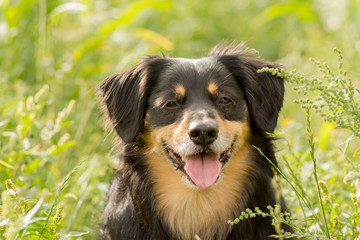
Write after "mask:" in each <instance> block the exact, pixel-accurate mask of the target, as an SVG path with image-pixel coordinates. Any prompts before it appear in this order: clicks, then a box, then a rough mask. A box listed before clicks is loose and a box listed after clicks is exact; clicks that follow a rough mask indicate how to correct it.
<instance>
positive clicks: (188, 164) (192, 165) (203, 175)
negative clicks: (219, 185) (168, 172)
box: [164, 141, 235, 189]
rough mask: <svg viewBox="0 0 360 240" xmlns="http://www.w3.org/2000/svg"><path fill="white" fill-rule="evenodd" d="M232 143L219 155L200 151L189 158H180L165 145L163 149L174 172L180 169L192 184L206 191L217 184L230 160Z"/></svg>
mask: <svg viewBox="0 0 360 240" xmlns="http://www.w3.org/2000/svg"><path fill="white" fill-rule="evenodd" d="M234 143H235V141H234ZM234 143H233V144H232V145H231V147H230V148H228V149H227V150H225V151H224V152H222V153H220V154H218V153H214V152H211V151H210V152H209V151H202V152H199V153H197V154H194V155H190V156H180V154H178V153H176V152H175V151H174V150H173V149H171V148H170V147H169V146H167V145H165V146H164V149H165V152H166V154H167V155H168V157H169V159H170V160H171V162H172V164H173V166H174V168H175V169H176V170H179V169H180V170H181V171H182V172H184V173H185V175H186V176H187V177H188V178H189V180H190V181H191V182H192V183H194V184H195V185H196V186H198V187H199V188H201V189H206V188H209V187H211V186H212V185H214V184H215V183H216V182H217V180H218V178H219V176H220V173H221V171H222V168H223V166H224V165H225V164H226V163H227V162H228V161H229V159H230V158H231V155H232V153H233V146H234Z"/></svg>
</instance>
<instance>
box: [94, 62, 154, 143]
mask: <svg viewBox="0 0 360 240" xmlns="http://www.w3.org/2000/svg"><path fill="white" fill-rule="evenodd" d="M156 59H160V57H158V56H149V57H147V58H145V59H144V60H142V61H141V62H140V63H138V64H136V65H135V66H133V67H132V68H130V69H129V70H128V71H126V72H124V73H122V74H115V75H113V76H111V77H108V78H106V79H105V80H103V81H102V82H101V83H100V84H99V85H98V90H99V93H100V97H102V101H103V104H104V106H105V109H106V112H107V115H108V118H109V120H110V122H111V124H112V125H113V126H114V128H115V130H116V132H117V134H118V135H119V137H120V138H121V139H122V140H123V141H124V142H125V143H130V142H131V141H132V140H133V139H134V138H135V137H136V136H137V135H138V134H139V132H140V131H141V128H142V126H143V122H144V117H145V111H146V107H147V106H146V103H147V97H148V94H149V91H150V88H151V85H152V84H153V82H154V81H155V78H156V76H155V75H156V74H155V73H154V71H152V70H151V65H152V63H153V62H154V61H156Z"/></svg>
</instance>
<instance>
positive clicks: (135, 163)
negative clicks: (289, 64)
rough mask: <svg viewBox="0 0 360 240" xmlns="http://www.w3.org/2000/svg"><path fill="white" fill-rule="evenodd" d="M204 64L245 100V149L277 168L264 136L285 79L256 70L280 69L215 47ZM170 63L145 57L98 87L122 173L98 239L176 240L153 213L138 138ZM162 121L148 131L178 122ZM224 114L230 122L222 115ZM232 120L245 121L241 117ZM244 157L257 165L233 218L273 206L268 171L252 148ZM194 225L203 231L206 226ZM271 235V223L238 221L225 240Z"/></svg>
mask: <svg viewBox="0 0 360 240" xmlns="http://www.w3.org/2000/svg"><path fill="white" fill-rule="evenodd" d="M209 58H210V59H212V60H211V61H213V62H216V64H217V66H219V69H224V70H223V71H225V70H226V71H228V72H229V74H230V75H231V76H232V77H233V78H234V79H236V81H237V82H238V84H239V86H240V88H241V89H242V93H240V92H239V95H241V94H243V95H244V96H243V97H244V99H245V102H244V104H246V105H247V107H248V110H249V115H250V130H251V133H250V137H249V139H248V142H249V144H251V145H255V146H257V147H259V148H260V149H261V151H262V152H263V153H264V154H265V155H266V156H267V157H268V158H269V159H270V160H271V161H272V162H273V163H274V164H275V165H277V162H276V159H275V155H274V147H273V144H272V142H271V141H272V138H271V137H269V136H268V134H267V132H273V131H274V129H275V127H276V123H277V118H278V114H279V111H280V109H281V107H282V102H283V96H284V82H283V79H281V78H278V77H276V76H272V75H271V74H268V73H261V74H259V73H257V70H258V69H261V68H262V67H279V66H278V65H275V64H271V63H267V62H264V61H262V60H259V59H255V58H253V57H250V56H249V54H248V53H247V51H246V50H244V48H243V47H241V46H229V47H215V48H214V49H213V50H212V52H211V53H210V55H209ZM214 59H215V61H214ZM174 61H175V60H174V59H172V58H166V57H158V56H150V57H147V58H146V59H144V60H143V61H141V62H140V63H139V64H137V65H135V66H134V67H132V68H131V69H129V70H128V71H126V72H124V73H122V74H117V75H114V76H112V77H109V78H107V79H105V80H104V81H103V82H102V83H101V84H100V85H99V90H100V93H101V95H102V97H103V103H104V105H105V108H106V111H107V115H108V118H109V119H110V121H111V123H112V124H113V127H114V128H115V129H116V132H117V133H118V135H119V137H120V138H121V139H122V141H123V143H124V151H123V154H122V156H121V161H122V163H121V164H122V167H121V170H119V171H118V172H117V173H116V175H115V178H114V181H113V183H112V184H111V187H110V189H109V196H108V198H109V199H108V205H107V207H106V209H105V213H104V222H103V228H102V239H104V240H110V239H112V240H120V239H124V240H128V239H139V240H140V239H154V240H155V239H160V240H161V239H174V240H175V239H180V237H179V236H176V235H173V233H172V232H171V231H170V230H169V229H167V227H166V226H165V225H164V220H163V219H161V216H160V215H159V213H158V212H157V211H156V208H155V202H154V201H156V200H155V199H154V198H153V196H152V190H153V185H152V184H153V183H152V181H151V179H150V175H149V171H148V166H147V165H146V164H145V161H144V159H146V157H147V156H146V154H145V151H144V149H145V148H146V143H145V141H144V139H143V131H144V119H145V116H146V113H148V112H149V111H150V112H151V111H155V110H151V109H150V108H152V106H151V104H152V102H151V101H150V102H149V99H151V95H152V94H155V93H154V91H155V90H154V89H155V85H157V86H158V84H159V83H158V81H160V80H161V79H164V74H167V73H164V71H165V69H167V68H168V67H169V66H173V64H174ZM175 62H176V61H175ZM177 64H179V63H177ZM180 65H181V68H182V69H185V70H186V71H187V73H192V71H193V70H191V69H190V70H189V66H187V64H185V63H182V62H180ZM210 65H211V64H209V65H208V66H205V67H204V68H205V69H207V68H209V69H207V70H208V71H209V72H211V71H214V69H212V68H210V67H209V66H210ZM185 70H184V71H185ZM174 71H175V70H174ZM194 74H195V73H194ZM188 78H191V77H190V76H189V77H188ZM159 79H160V80H159ZM161 81H163V80H161ZM174 81H175V80H174ZM176 81H178V80H176ZM179 81H180V80H179ZM179 111H180V110H179ZM154 113H156V112H154ZM179 114H181V113H179ZM234 114H235V113H234ZM167 115H168V118H169V119H165V117H161V118H162V121H160V120H156V118H150V120H149V121H150V125H151V126H153V127H155V128H156V127H157V125H156V122H157V123H158V126H162V125H166V124H167V121H175V120H174V119H171V118H176V116H175V115H176V114H175V113H172V114H167ZM223 115H224V116H225V118H228V119H230V120H232V119H231V117H230V116H229V117H227V116H226V114H225V113H224V114H223ZM236 116H237V115H236ZM235 118H239V119H240V118H243V115H242V114H240V115H238V116H237V117H235ZM151 126H150V127H151ZM248 158H249V159H251V160H252V161H254V162H255V166H256V167H255V168H254V171H253V172H251V173H249V179H248V181H247V182H246V183H245V184H246V189H247V191H246V199H247V200H246V202H245V203H242V204H240V203H239V209H234V212H236V213H238V212H241V211H244V210H245V209H243V208H242V207H240V205H243V206H246V208H250V209H254V208H255V207H259V208H260V209H262V210H263V211H267V209H266V207H267V206H268V205H275V204H276V199H275V190H274V189H273V187H272V185H271V179H272V177H273V171H272V167H271V164H270V163H269V162H268V161H267V160H266V159H265V158H264V157H263V156H262V155H261V154H260V153H259V152H258V151H257V150H256V149H252V151H251V152H250V154H249V156H248ZM281 205H282V209H286V207H285V204H284V203H283V202H282V203H281ZM234 217H237V216H235V215H234ZM198 221H203V222H204V223H205V224H206V221H207V220H206V219H198ZM285 228H286V227H285ZM272 234H276V233H275V230H274V227H273V226H272V225H271V219H270V218H262V217H256V218H252V219H247V220H244V221H241V222H240V223H239V224H237V225H235V226H234V227H233V228H232V230H231V231H230V233H229V234H228V236H224V238H223V239H229V240H230V239H239V240H247V239H248V240H252V239H254V240H264V239H269V236H270V235H272Z"/></svg>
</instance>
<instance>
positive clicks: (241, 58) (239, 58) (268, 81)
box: [210, 45, 284, 132]
mask: <svg viewBox="0 0 360 240" xmlns="http://www.w3.org/2000/svg"><path fill="white" fill-rule="evenodd" d="M248 52H249V51H248V50H246V49H245V50H244V49H243V46H241V45H238V46H230V47H228V48H225V49H216V48H215V49H214V50H213V51H212V52H211V53H210V55H212V56H216V57H218V61H220V62H221V63H222V64H223V65H225V66H226V67H227V69H228V70H229V71H230V72H231V73H232V75H233V76H234V77H235V78H236V79H237V80H238V82H239V83H240V85H241V86H242V88H243V90H244V93H245V97H246V101H247V104H248V106H249V114H250V118H251V120H252V122H253V123H255V124H256V126H257V127H259V128H260V129H262V130H264V131H266V132H273V131H274V129H275V127H276V124H277V119H278V116H279V112H280V109H281V107H282V104H283V99H284V80H283V79H282V78H280V77H277V76H273V75H272V74H271V73H267V72H265V73H258V72H257V71H258V70H259V69H261V68H264V67H269V68H280V66H279V65H277V64H274V63H268V62H265V61H263V60H260V59H256V58H253V57H251V56H249V54H248Z"/></svg>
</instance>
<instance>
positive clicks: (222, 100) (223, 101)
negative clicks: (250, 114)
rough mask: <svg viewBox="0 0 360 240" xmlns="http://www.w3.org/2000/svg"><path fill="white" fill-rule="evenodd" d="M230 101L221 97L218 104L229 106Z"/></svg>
mask: <svg viewBox="0 0 360 240" xmlns="http://www.w3.org/2000/svg"><path fill="white" fill-rule="evenodd" d="M231 102H232V101H231V99H230V98H226V97H223V98H221V99H220V100H219V103H220V104H224V105H227V104H230V103H231Z"/></svg>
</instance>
